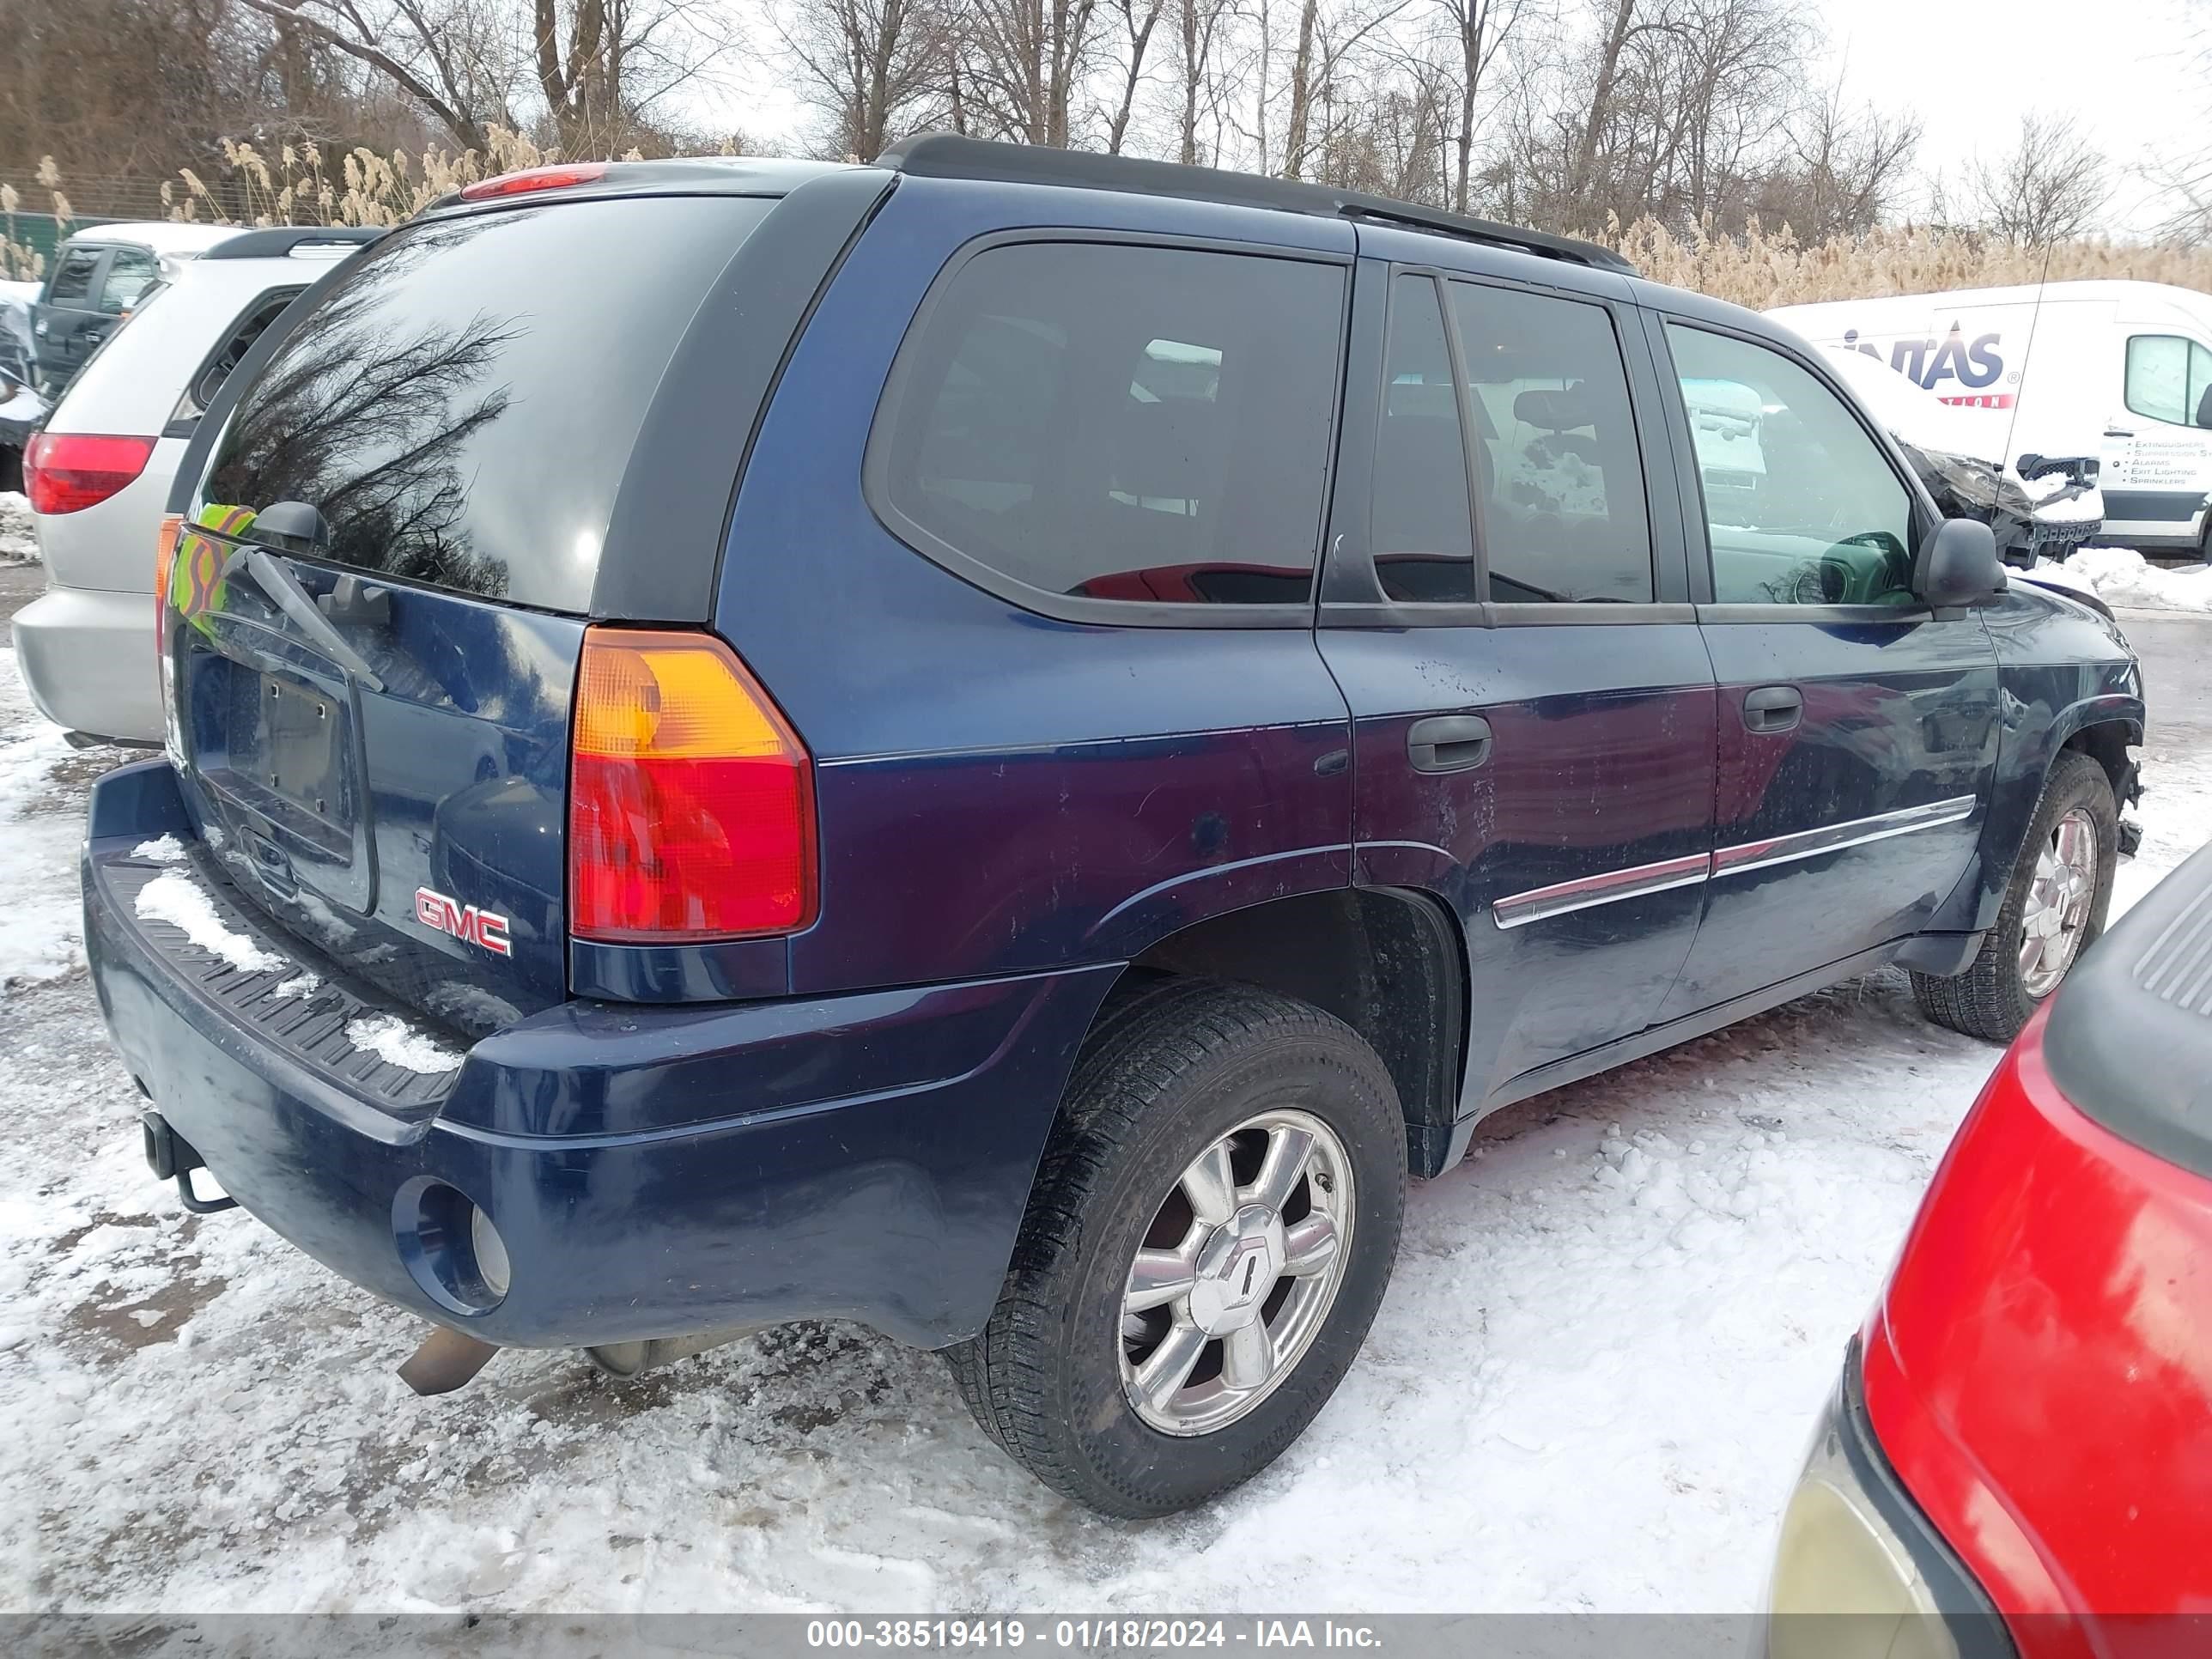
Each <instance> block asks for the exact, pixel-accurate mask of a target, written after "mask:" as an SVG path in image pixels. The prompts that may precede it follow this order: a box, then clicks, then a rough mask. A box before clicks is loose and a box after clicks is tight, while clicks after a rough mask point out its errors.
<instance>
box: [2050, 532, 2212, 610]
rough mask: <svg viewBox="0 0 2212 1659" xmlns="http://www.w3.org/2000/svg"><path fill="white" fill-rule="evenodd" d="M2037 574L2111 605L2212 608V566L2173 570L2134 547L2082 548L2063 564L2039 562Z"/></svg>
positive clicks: (2153, 607) (2188, 608)
mask: <svg viewBox="0 0 2212 1659" xmlns="http://www.w3.org/2000/svg"><path fill="white" fill-rule="evenodd" d="M2035 574H2036V575H2037V576H2038V577H2039V578H2041V579H2043V580H2048V581H2053V582H2059V583H2063V584H2064V585H2065V586H2069V587H2081V588H2087V590H2088V591H2089V592H2092V593H2094V594H2095V595H2096V596H2097V597H2098V598H2099V599H2102V600H2104V602H2105V603H2106V605H2115V606H2118V605H2131V606H2134V607H2136V609H2139V610H2143V611H2212V565H2201V564H2200V565H2187V566H2184V567H2183V568H2180V569H2178V570H2177V569H2172V568H2167V567H2166V566H2163V565H2155V564H2153V563H2151V562H2149V561H2148V559H2146V558H2144V557H2143V556H2142V554H2140V553H2138V552H2136V550H2134V549H2133V548H2129V547H2083V548H2077V549H2075V551H2074V552H2073V553H2072V554H2071V555H2069V556H2068V557H2067V559H2066V560H2065V561H2064V562H2063V563H2061V562H2057V561H2054V560H2051V559H2043V560H2039V561H2038V562H2037V563H2036V567H2035Z"/></svg>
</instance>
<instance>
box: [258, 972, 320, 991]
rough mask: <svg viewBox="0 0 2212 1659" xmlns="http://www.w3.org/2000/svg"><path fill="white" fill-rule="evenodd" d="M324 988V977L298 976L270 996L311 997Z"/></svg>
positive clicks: (313, 975) (315, 975)
mask: <svg viewBox="0 0 2212 1659" xmlns="http://www.w3.org/2000/svg"><path fill="white" fill-rule="evenodd" d="M322 988H323V976H322V975H320V974H297V975H294V976H293V977H292V978H290V979H288V980H286V981H284V982H283V984H282V985H280V986H278V987H276V989H275V990H274V991H271V992H270V995H271V996H278V997H311V996H313V995H314V994H315V993H316V992H318V991H319V990H321V989H322Z"/></svg>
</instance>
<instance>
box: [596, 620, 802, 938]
mask: <svg viewBox="0 0 2212 1659" xmlns="http://www.w3.org/2000/svg"><path fill="white" fill-rule="evenodd" d="M572 749H573V759H572V763H571V772H570V778H569V796H568V907H569V908H568V927H569V931H570V932H571V933H574V935H575V936H576V937H577V938H579V939H596V940H600V941H605V942H608V943H616V944H654V943H668V942H678V941H697V940H703V939H733V938H741V937H744V936H746V935H749V934H761V933H789V932H792V931H794V930H796V929H798V928H800V927H805V926H806V925H807V923H808V922H810V921H812V920H813V917H814V912H815V908H816V904H817V890H816V887H817V884H816V857H815V835H814V776H813V763H812V762H811V759H810V758H809V757H808V755H807V752H806V746H805V744H803V743H802V742H801V741H800V740H799V734H798V733H797V732H794V731H793V730H792V728H791V725H790V722H789V721H787V720H785V719H784V717H783V714H782V712H781V710H780V709H778V708H776V706H775V702H774V701H773V700H772V699H771V698H770V697H769V695H768V693H767V692H766V691H765V690H763V689H762V688H761V685H760V684H759V682H757V680H755V679H754V678H753V677H752V675H751V674H750V672H748V671H746V668H745V666H744V664H743V663H741V662H740V661H738V656H737V653H735V652H733V651H732V650H731V649H730V647H728V646H727V645H726V644H724V643H723V642H722V641H720V640H719V639H717V638H715V637H714V635H711V634H694V633H688V632H678V631H674V630H647V629H622V628H608V627H595V628H592V629H589V630H588V631H586V634H585V635H584V650H583V659H582V661H581V663H580V665H579V669H578V677H577V687H576V715H575V726H574V733H573V737H572Z"/></svg>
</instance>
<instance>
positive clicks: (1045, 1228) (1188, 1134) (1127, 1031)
mask: <svg viewBox="0 0 2212 1659" xmlns="http://www.w3.org/2000/svg"><path fill="white" fill-rule="evenodd" d="M1405 1184H1406V1138H1405V1122H1404V1119H1403V1117H1402V1116H1401V1114H1400V1110H1399V1105H1398V1097H1397V1092H1396V1091H1395V1088H1394V1087H1393V1086H1392V1084H1391V1081H1390V1077H1389V1073H1388V1072H1387V1071H1385V1070H1384V1069H1383V1063H1382V1061H1381V1060H1379V1059H1377V1058H1376V1054H1375V1052H1374V1050H1373V1049H1372V1048H1369V1047H1368V1045H1367V1044H1366V1043H1365V1042H1363V1041H1362V1040H1361V1039H1360V1038H1359V1036H1358V1034H1356V1033H1355V1032H1353V1031H1352V1030H1350V1028H1348V1027H1346V1025H1344V1024H1341V1023H1340V1022H1339V1021H1337V1020H1335V1019H1334V1018H1330V1017H1329V1016H1328V1015H1327V1014H1325V1013H1322V1012H1321V1011H1320V1010H1318V1009H1316V1008H1313V1007H1310V1006H1307V1005H1305V1004H1304V1003H1300V1002H1296V1001H1293V1000H1291V999H1289V998H1287V997H1281V996H1277V995H1275V994H1273V993H1270V992H1266V991H1261V990H1257V989H1255V988H1253V987H1247V986H1236V985H1224V984H1219V983H1216V982H1212V981H1196V980H1170V981H1156V982H1154V983H1153V984H1152V985H1150V986H1147V987H1144V988H1142V989H1141V990H1139V992H1138V993H1137V994H1134V995H1133V996H1130V997H1128V998H1127V999H1126V1000H1122V1001H1121V1003H1120V1004H1119V1006H1115V1007H1114V1008H1113V1009H1111V1010H1110V1011H1109V1013H1108V1014H1107V1015H1106V1016H1105V1017H1104V1018H1103V1019H1102V1021H1101V1023H1100V1026H1099V1029H1098V1030H1097V1032H1096V1033H1095V1034H1094V1036H1093V1037H1092V1040H1091V1043H1090V1044H1089V1045H1088V1046H1087V1048H1086V1049H1085V1054H1084V1055H1083V1058H1082V1059H1081V1060H1079V1062H1078V1064H1077V1067H1076V1073H1075V1077H1074V1079H1073V1084H1072V1085H1071V1086H1070V1091H1069V1095H1068V1098H1067V1102H1066V1106H1065V1108H1064V1109H1063V1110H1062V1113H1061V1119H1060V1125H1059V1127H1058V1129H1057V1130H1056V1132H1055V1133H1054V1139H1053V1143H1052V1145H1051V1146H1050V1147H1049V1148H1048V1151H1047V1152H1046V1155H1045V1159H1044V1163H1043V1165H1042V1168H1041V1170H1039V1172H1038V1176H1037V1182H1036V1188H1035V1190H1034V1191H1033V1193H1032V1194H1031V1196H1030V1209H1029V1214H1028V1217H1027V1218H1026V1219H1025V1220H1024V1224H1023V1229H1022V1235H1021V1240H1020V1243H1018V1245H1017V1247H1016V1249H1015V1253H1014V1261H1013V1267H1012V1272H1011V1273H1009V1275H1008V1277H1007V1280H1006V1289H1005V1291H1004V1292H1003V1293H1002V1295H1001V1296H1000V1301H999V1305H998V1307H997V1309H996V1310H994V1312H993V1314H992V1316H991V1320H990V1322H989V1324H988V1325H987V1326H986V1327H985V1328H984V1329H983V1331H982V1332H981V1334H979V1335H978V1336H976V1337H975V1340H972V1341H970V1342H967V1343H964V1344H963V1345H961V1346H959V1347H957V1348H955V1349H953V1350H952V1351H951V1352H950V1354H949V1355H948V1358H949V1359H950V1360H951V1366H952V1372H953V1376H954V1377H955V1379H956V1380H957V1382H958V1383H959V1385H960V1389H961V1392H962V1394H963V1396H964V1397H965V1398H966V1400H967V1401H968V1405H969V1409H970V1410H971V1411H973V1412H974V1413H975V1420H976V1421H977V1422H978V1423H980V1424H981V1425H982V1426H983V1429H984V1431H986V1432H987V1433H988V1434H989V1435H990V1436H991V1437H993V1438H994V1440H996V1441H997V1442H998V1443H999V1444H1000V1445H1001V1446H1002V1447H1004V1448H1005V1449H1006V1451H1007V1452H1008V1453H1010V1454H1011V1455H1012V1456H1013V1457H1014V1458H1015V1460H1016V1461H1017V1462H1020V1463H1021V1464H1022V1465H1023V1466H1024V1468H1028V1469H1029V1470H1030V1473H1031V1474H1035V1475H1036V1477H1037V1478H1038V1479H1039V1480H1042V1481H1043V1482H1044V1483H1045V1484H1046V1485H1048V1486H1051V1487H1053V1488H1054V1490H1056V1491H1058V1492H1062V1493H1064V1494H1066V1496H1068V1497H1070V1498H1074V1499H1076V1500H1077V1501H1078V1502H1079V1503H1082V1504H1088V1505H1089V1506H1090V1507H1091V1508H1092V1509H1095V1510H1101V1511H1103V1512H1104V1513H1106V1514H1109V1515H1116V1516H1130V1517H1137V1516H1158V1515H1166V1514H1170V1513H1173V1512H1174V1511H1176V1510H1182V1509H1188V1508H1189V1507H1190V1506H1192V1505H1193V1504H1200V1503H1202V1502H1204V1501H1205V1500H1206V1499H1207V1498H1211V1497H1213V1496H1214V1495H1215V1494H1217V1493H1218V1492H1223V1491H1225V1490H1226V1489H1228V1488H1229V1487H1231V1486H1236V1485H1237V1484H1238V1483H1239V1482H1241V1481H1243V1480H1249V1479H1250V1478H1251V1477H1252V1476H1253V1475H1255V1474H1258V1473H1259V1472H1260V1471H1261V1469H1263V1468H1266V1467H1267V1465H1268V1464H1269V1463H1270V1462H1273V1461H1274V1459H1275V1457H1276V1456H1277V1455H1279V1454H1280V1453H1281V1452H1282V1450H1283V1449H1284V1448H1285V1447H1286V1446H1288V1445H1289V1444H1290V1443H1291V1441H1292V1440H1294V1439H1296V1438H1297V1436H1298V1434H1299V1433H1300V1432H1301V1431H1304V1428H1305V1426H1306V1425H1307V1424H1308V1423H1309V1422H1310V1421H1311V1420H1312V1419H1313V1417H1314V1415H1315V1413H1317V1412H1318V1411H1319V1410H1320V1409H1321V1407H1322V1405H1323V1404H1324V1403H1325V1402H1326V1401H1328V1397H1329V1395H1331V1394H1333V1393H1334V1391H1335V1389H1336V1386H1337V1384H1338V1383H1339V1382H1340V1381H1341V1380H1342V1378H1343V1376H1344V1374H1345V1372H1346V1370H1348V1369H1349V1368H1350V1366H1351V1364H1352V1358H1353V1356H1354V1355H1355V1354H1356V1353H1357V1352H1358V1348H1359V1345H1360V1342H1361V1341H1362V1340H1363V1339H1364V1337H1365V1335H1366V1334H1367V1328H1368V1325H1369V1323H1370V1322H1371V1321H1372V1320H1373V1318H1374V1316H1375V1310H1376V1306H1377V1305H1378V1304H1380V1303H1381V1301H1382V1297H1383V1286H1384V1285H1386V1284H1387V1283H1388V1282H1389V1275H1390V1267H1391V1263H1392V1260H1393V1258H1394V1257H1395V1255H1396V1254H1397V1246H1398V1230H1399V1225H1400V1219H1401V1215H1402V1212H1403V1209H1404V1203H1405Z"/></svg>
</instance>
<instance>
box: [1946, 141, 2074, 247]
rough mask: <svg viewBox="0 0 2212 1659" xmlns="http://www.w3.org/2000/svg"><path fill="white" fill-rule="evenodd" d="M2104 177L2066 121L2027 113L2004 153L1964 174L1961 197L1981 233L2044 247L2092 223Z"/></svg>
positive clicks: (2070, 235) (2061, 240)
mask: <svg viewBox="0 0 2212 1659" xmlns="http://www.w3.org/2000/svg"><path fill="white" fill-rule="evenodd" d="M2105 183H2106V166H2105V158H2104V156H2103V155H2102V154H2101V153H2100V151H2099V150H2098V149H2096V148H2095V146H2093V144H2091V143H2089V141H2088V140H2087V138H2085V137H2082V135H2081V130H2080V129H2079V128H2078V127H2077V126H2075V124H2074V122H2073V121H2072V120H2071V119H2069V118H2052V117H2047V116H2042V115H2038V114H2036V113H2034V112H2033V111H2031V112H2029V113H2027V114H2026V115H2023V116H2022V117H2021V122H2020V143H2018V144H2017V145H2015V147H2014V148H2013V149H2012V150H2011V151H2010V152H2009V153H2008V154H2007V155H2003V156H2002V157H2000V158H1999V159H1998V160H1997V161H1995V162H1994V163H1991V162H1982V161H1978V162H1976V163H1975V164H1974V166H1973V167H1972V168H1971V169H1970V170H1969V173H1968V175H1967V182H1966V196H1967V200H1968V202H1969V204H1971V206H1972V210H1973V212H1974V215H1975V217H1976V218H1977V219H1978V221H1979V222H1980V224H1981V227H1982V228H1983V229H1984V230H1987V231H1990V232H1991V233H1992V234H1996V235H1999V236H2002V237H2005V238H2007V239H2008V240H2012V241H2015V242H2025V243H2027V245H2028V246H2032V247H2045V246H2049V245H2050V244H2051V243H2052V242H2063V241H2065V240H2069V238H2071V237H2075V236H2080V235H2081V234H2084V233H2085V232H2087V230H2088V229H2089V228H2091V227H2092V226H2093V225H2094V224H2095V223H2096V222H2097V218H2098V215H2099V213H2100V210H2102V208H2103V207H2104V205H2105Z"/></svg>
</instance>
